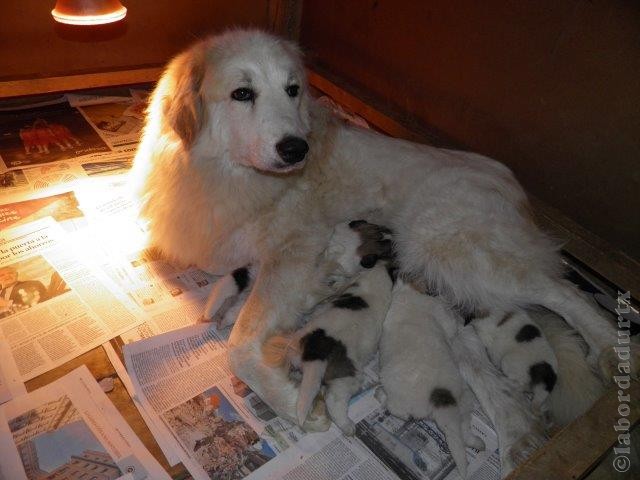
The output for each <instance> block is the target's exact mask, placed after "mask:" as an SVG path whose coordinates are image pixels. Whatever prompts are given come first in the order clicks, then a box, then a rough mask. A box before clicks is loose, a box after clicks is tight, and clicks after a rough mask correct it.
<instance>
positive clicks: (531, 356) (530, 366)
mask: <svg viewBox="0 0 640 480" xmlns="http://www.w3.org/2000/svg"><path fill="white" fill-rule="evenodd" d="M473 326H474V328H475V329H476V331H477V332H478V335H480V338H481V339H482V343H484V345H485V346H486V347H487V352H488V353H489V358H491V361H492V362H493V363H494V365H496V366H497V367H499V368H500V369H501V370H502V372H503V373H504V374H505V375H506V376H507V377H509V378H510V379H512V380H514V381H515V382H516V383H517V384H518V385H519V386H520V388H521V389H522V390H523V391H525V392H528V393H531V394H532V395H533V397H532V399H531V407H532V408H533V410H534V412H535V413H542V412H543V410H546V409H545V408H543V407H544V404H545V401H546V400H547V397H548V396H549V394H550V393H551V392H552V391H553V388H554V387H555V385H556V381H557V379H558V374H557V372H558V361H557V360H556V356H555V353H554V352H553V349H552V348H551V345H550V344H549V342H548V341H547V339H546V337H545V336H544V334H543V333H542V332H541V331H540V328H539V327H538V326H537V325H536V324H535V323H534V321H533V319H531V318H530V317H529V315H527V313H526V312H524V311H517V310H515V311H510V312H501V311H494V312H491V313H490V314H487V315H486V317H485V318H480V316H478V315H476V318H475V320H474V321H473Z"/></svg>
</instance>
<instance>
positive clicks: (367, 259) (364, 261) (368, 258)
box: [360, 253, 378, 268]
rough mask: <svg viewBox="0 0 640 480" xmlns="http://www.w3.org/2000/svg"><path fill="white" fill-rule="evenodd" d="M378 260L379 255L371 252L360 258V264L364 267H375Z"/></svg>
mask: <svg viewBox="0 0 640 480" xmlns="http://www.w3.org/2000/svg"><path fill="white" fill-rule="evenodd" d="M377 261H378V255H376V254H375V253H369V254H367V255H365V256H364V257H362V258H361V259H360V266H361V267H362V268H373V267H375V266H376V263H377Z"/></svg>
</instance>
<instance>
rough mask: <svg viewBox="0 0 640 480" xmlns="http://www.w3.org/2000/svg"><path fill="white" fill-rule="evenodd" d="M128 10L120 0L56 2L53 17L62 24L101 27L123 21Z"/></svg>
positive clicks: (57, 0) (64, 0) (67, 0)
mask: <svg viewBox="0 0 640 480" xmlns="http://www.w3.org/2000/svg"><path fill="white" fill-rule="evenodd" d="M126 14H127V9H126V8H125V7H124V6H123V5H122V3H120V0H56V6H55V7H54V9H53V10H51V15H53V18H54V19H55V20H56V22H60V23H68V24H71V25H100V24H102V23H112V22H117V21H118V20H122V19H123V18H124V16H125V15H126Z"/></svg>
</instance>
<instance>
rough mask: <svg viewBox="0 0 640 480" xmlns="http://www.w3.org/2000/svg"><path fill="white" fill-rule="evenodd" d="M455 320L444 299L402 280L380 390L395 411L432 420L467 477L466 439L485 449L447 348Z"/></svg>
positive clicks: (386, 332)
mask: <svg viewBox="0 0 640 480" xmlns="http://www.w3.org/2000/svg"><path fill="white" fill-rule="evenodd" d="M457 323H458V322H457V319H456V318H455V317H454V316H453V314H452V313H451V310H450V309H449V308H448V306H447V305H446V304H445V303H444V302H443V301H442V299H441V298H439V297H434V296H429V295H426V294H423V293H420V292H418V291H417V290H416V289H414V288H413V287H412V286H411V285H410V284H408V283H404V282H403V281H402V280H401V279H398V281H397V282H396V285H395V287H394V288H393V296H392V300H391V306H390V308H389V313H388V314H387V318H386V320H385V322H384V327H383V332H382V338H381V341H380V383H381V384H382V388H383V389H384V393H382V390H379V391H378V392H376V393H377V396H378V399H379V400H381V401H382V402H383V403H384V405H385V406H386V408H387V409H388V410H389V412H391V413H392V414H393V415H396V416H398V417H400V418H403V419H409V418H431V419H433V420H434V421H435V422H436V424H437V425H438V427H439V428H440V429H441V430H442V432H443V433H444V435H445V437H446V439H447V444H448V445H449V450H450V451H451V455H452V457H453V459H454V461H455V463H456V466H457V468H458V470H459V472H460V475H461V477H462V478H466V475H467V457H466V453H465V444H466V445H469V446H470V447H473V448H477V449H479V450H482V449H483V448H484V443H483V442H482V440H481V439H480V438H478V437H476V436H475V435H473V434H472V433H471V411H472V409H473V397H472V394H471V392H470V391H469V389H468V387H467V386H466V385H465V383H464V381H463V379H462V377H461V375H460V371H459V370H458V366H457V362H456V361H455V359H454V357H453V353H452V351H451V349H450V347H449V340H450V339H451V338H453V336H454V335H455V334H456V331H457Z"/></svg>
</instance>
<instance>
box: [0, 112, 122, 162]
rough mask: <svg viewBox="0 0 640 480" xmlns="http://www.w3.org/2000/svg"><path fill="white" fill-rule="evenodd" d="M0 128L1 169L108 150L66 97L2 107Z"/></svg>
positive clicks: (72, 157)
mask: <svg viewBox="0 0 640 480" xmlns="http://www.w3.org/2000/svg"><path fill="white" fill-rule="evenodd" d="M0 132H2V133H1V134H0V160H1V162H0V167H1V168H0V169H1V170H2V171H6V170H12V169H23V168H25V167H30V166H35V165H42V164H48V163H51V162H55V161H58V160H66V159H74V158H78V157H82V156H85V155H90V154H96V153H101V152H109V151H111V149H110V148H109V146H108V145H107V144H106V143H105V141H104V140H103V139H102V138H101V137H100V135H98V134H97V133H96V131H95V130H94V128H93V127H92V126H91V125H90V124H89V122H87V120H86V119H85V117H84V116H83V115H82V113H80V111H78V109H76V108H73V107H72V106H71V105H69V103H68V102H67V101H60V102H56V103H51V104H46V105H42V104H41V105H38V106H30V107H29V106H27V107H23V108H16V109H12V110H3V111H2V115H1V116H0Z"/></svg>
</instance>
